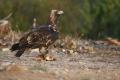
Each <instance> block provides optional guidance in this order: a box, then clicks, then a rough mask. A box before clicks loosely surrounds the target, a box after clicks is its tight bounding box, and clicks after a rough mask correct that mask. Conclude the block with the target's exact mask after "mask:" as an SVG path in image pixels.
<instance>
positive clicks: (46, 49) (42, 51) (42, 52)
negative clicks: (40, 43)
mask: <svg viewBox="0 0 120 80" xmlns="http://www.w3.org/2000/svg"><path fill="white" fill-rule="evenodd" d="M39 52H40V53H41V54H40V55H39V56H41V57H43V58H45V57H46V55H47V54H48V47H42V48H39Z"/></svg>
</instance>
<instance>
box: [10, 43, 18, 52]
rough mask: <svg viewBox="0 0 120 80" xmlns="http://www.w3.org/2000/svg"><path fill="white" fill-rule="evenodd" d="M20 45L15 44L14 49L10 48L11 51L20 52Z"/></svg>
mask: <svg viewBox="0 0 120 80" xmlns="http://www.w3.org/2000/svg"><path fill="white" fill-rule="evenodd" d="M19 48H20V47H19V43H16V44H13V45H12V47H11V48H10V50H11V51H15V50H19Z"/></svg>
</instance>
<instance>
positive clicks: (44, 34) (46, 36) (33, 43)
mask: <svg viewBox="0 0 120 80" xmlns="http://www.w3.org/2000/svg"><path fill="white" fill-rule="evenodd" d="M52 36H53V35H52V33H51V31H50V29H49V28H48V27H46V28H45V27H44V28H40V29H38V30H34V31H31V32H29V33H28V34H26V35H25V36H24V37H22V38H21V39H20V41H19V42H20V43H21V44H24V45H25V46H27V47H30V48H31V47H32V48H36V47H40V46H48V45H50V44H51V43H53V41H52V38H53V37H52Z"/></svg>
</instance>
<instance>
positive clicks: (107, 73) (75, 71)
mask: <svg viewBox="0 0 120 80" xmlns="http://www.w3.org/2000/svg"><path fill="white" fill-rule="evenodd" d="M80 42H81V43H83V42H82V41H80ZM88 43H89V46H90V47H92V48H93V51H92V52H91V51H84V50H85V49H84V50H83V49H81V48H80V50H81V51H76V52H75V51H71V50H70V51H69V52H66V48H62V49H58V48H57V47H56V48H51V49H50V50H49V55H50V56H52V57H54V58H56V60H55V61H45V60H42V61H36V60H34V58H35V56H37V55H38V54H39V53H38V52H30V51H26V52H25V53H24V54H23V55H22V56H21V58H20V59H17V58H15V57H14V54H15V52H10V51H9V50H2V49H1V51H0V80H120V46H115V45H105V44H102V43H100V42H99V43H98V42H97V41H92V42H88ZM6 49H7V48H6ZM82 50H83V51H82Z"/></svg>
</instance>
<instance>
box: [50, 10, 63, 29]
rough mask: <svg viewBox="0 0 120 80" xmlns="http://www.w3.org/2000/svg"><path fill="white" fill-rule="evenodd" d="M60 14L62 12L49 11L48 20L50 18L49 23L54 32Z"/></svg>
mask: <svg viewBox="0 0 120 80" xmlns="http://www.w3.org/2000/svg"><path fill="white" fill-rule="evenodd" d="M62 14H64V12H63V11H62V10H51V13H50V17H49V18H50V23H51V26H52V28H53V30H56V24H57V20H58V17H59V16H60V15H62Z"/></svg>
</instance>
